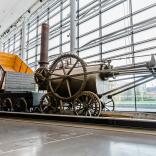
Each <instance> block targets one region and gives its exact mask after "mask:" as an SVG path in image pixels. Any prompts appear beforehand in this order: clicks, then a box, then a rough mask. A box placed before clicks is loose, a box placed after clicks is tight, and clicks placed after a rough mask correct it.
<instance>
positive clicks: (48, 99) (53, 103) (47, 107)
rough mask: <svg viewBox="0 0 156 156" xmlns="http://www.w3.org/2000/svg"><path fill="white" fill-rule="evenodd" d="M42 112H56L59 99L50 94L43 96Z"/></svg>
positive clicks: (41, 101)
mask: <svg viewBox="0 0 156 156" xmlns="http://www.w3.org/2000/svg"><path fill="white" fill-rule="evenodd" d="M39 107H40V111H41V113H56V112H58V100H57V99H56V98H54V97H52V96H50V95H49V94H45V95H43V96H42V98H41V100H40V105H39Z"/></svg>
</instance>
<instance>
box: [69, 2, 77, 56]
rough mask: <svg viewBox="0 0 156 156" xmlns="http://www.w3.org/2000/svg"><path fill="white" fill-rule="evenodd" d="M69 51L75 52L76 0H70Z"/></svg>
mask: <svg viewBox="0 0 156 156" xmlns="http://www.w3.org/2000/svg"><path fill="white" fill-rule="evenodd" d="M70 18H71V19H70V43H71V44H70V52H71V53H73V54H76V49H77V47H76V24H77V20H76V0H70Z"/></svg>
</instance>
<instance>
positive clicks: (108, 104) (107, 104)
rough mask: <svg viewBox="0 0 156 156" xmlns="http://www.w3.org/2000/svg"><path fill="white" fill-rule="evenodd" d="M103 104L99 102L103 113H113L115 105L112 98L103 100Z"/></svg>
mask: <svg viewBox="0 0 156 156" xmlns="http://www.w3.org/2000/svg"><path fill="white" fill-rule="evenodd" d="M103 101H104V102H101V104H102V110H104V111H114V109H115V103H114V100H113V98H112V97H111V98H107V97H106V98H105V100H103Z"/></svg>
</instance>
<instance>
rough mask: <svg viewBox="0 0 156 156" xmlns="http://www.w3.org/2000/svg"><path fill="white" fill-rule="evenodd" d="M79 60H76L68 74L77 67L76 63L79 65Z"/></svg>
mask: <svg viewBox="0 0 156 156" xmlns="http://www.w3.org/2000/svg"><path fill="white" fill-rule="evenodd" d="M78 62H79V61H78V60H76V62H75V64H74V65H73V66H72V67H71V68H70V70H69V71H68V73H67V75H69V74H70V73H71V72H72V70H73V69H74V68H75V67H76V65H77V63H78Z"/></svg>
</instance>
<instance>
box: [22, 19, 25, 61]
mask: <svg viewBox="0 0 156 156" xmlns="http://www.w3.org/2000/svg"><path fill="white" fill-rule="evenodd" d="M25 53H26V22H25V19H24V21H23V24H22V36H21V58H22V60H25V59H26V56H25Z"/></svg>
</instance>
